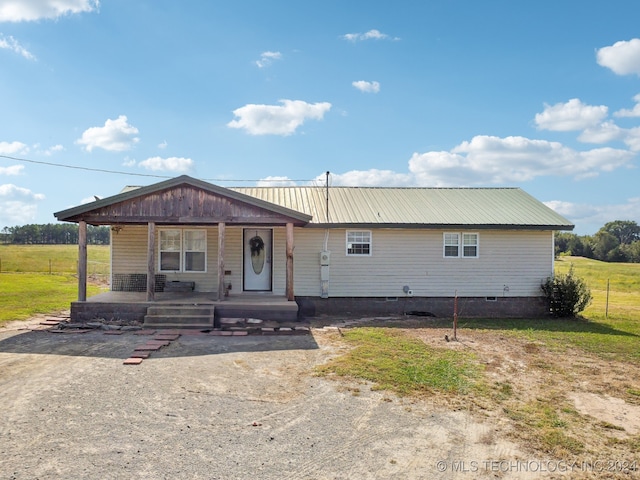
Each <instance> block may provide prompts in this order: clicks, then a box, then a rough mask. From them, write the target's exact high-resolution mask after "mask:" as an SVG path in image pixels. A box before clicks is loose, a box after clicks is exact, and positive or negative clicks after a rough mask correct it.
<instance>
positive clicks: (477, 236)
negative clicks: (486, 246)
mask: <svg viewBox="0 0 640 480" xmlns="http://www.w3.org/2000/svg"><path fill="white" fill-rule="evenodd" d="M465 237H466V238H465ZM470 237H475V242H474V243H466V239H467V238H470ZM466 247H475V253H474V254H473V255H467V252H466V251H465V250H466ZM460 253H461V254H462V258H478V257H479V256H480V234H479V233H476V232H463V233H462V249H461V251H460Z"/></svg>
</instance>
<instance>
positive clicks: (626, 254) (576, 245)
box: [555, 220, 640, 263]
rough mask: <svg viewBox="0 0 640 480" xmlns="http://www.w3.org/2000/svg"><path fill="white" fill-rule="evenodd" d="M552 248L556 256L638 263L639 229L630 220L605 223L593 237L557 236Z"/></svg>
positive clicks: (560, 234) (639, 253)
mask: <svg viewBox="0 0 640 480" xmlns="http://www.w3.org/2000/svg"><path fill="white" fill-rule="evenodd" d="M555 245H556V246H555V249H556V255H562V254H564V255H574V256H577V257H587V258H593V259H596V260H602V261H604V262H623V263H640V226H639V225H638V224H637V223H636V222H633V221H630V220H616V221H613V222H609V223H606V224H605V225H604V226H603V227H602V228H601V229H600V230H598V232H597V233H596V234H595V235H582V236H579V235H576V234H575V233H566V232H562V233H557V234H556V242H555Z"/></svg>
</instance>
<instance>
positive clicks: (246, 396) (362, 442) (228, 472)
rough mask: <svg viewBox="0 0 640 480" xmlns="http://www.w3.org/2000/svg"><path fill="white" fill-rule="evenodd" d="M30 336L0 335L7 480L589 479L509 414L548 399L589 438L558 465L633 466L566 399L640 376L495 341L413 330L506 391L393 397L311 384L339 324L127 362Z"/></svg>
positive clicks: (120, 353)
mask: <svg viewBox="0 0 640 480" xmlns="http://www.w3.org/2000/svg"><path fill="white" fill-rule="evenodd" d="M38 321H39V319H35V320H34V321H33V322H32V323H38ZM327 323H331V322H327ZM366 323H367V322H365V321H363V322H360V323H358V324H366ZM352 325H353V324H352ZM27 326H28V324H24V323H21V324H14V325H13V326H9V328H4V329H2V330H0V402H1V404H2V405H3V422H1V423H0V438H2V439H3V441H2V442H0V472H2V475H3V477H2V478H12V479H32V478H40V479H54V478H56V479H57V478H105V477H109V478H167V479H168V478H172V479H173V478H190V479H198V478H202V479H205V478H206V479H212V478H213V479H215V478H220V479H229V478H234V479H244V478H252V479H253V478H260V479H271V478H273V479H276V478H278V479H279V478H285V479H301V478H312V479H346V478H354V479H369V478H370V479H375V478H380V479H383V478H384V479H395V478H398V479H433V478H436V479H437V478H443V479H444V478H469V479H476V478H563V477H564V478H581V475H584V478H593V473H592V472H590V473H584V472H581V471H580V470H576V469H575V468H573V469H568V468H564V469H562V468H559V466H560V464H559V463H558V462H559V460H560V457H557V456H554V455H553V454H552V453H549V452H544V451H541V450H539V449H536V448H535V446H534V445H533V444H532V443H531V442H530V441H529V439H528V438H527V437H526V436H523V435H522V433H521V432H519V429H518V425H519V423H518V420H514V418H512V417H510V416H509V415H507V414H505V411H506V410H509V409H511V410H513V409H515V407H516V406H517V405H526V404H527V403H528V402H536V401H538V400H537V399H538V398H547V397H548V396H549V395H550V392H551V391H553V392H555V393H554V395H558V396H557V399H558V400H557V401H559V402H566V405H567V408H569V407H572V408H576V410H577V412H576V413H575V414H572V415H573V417H572V418H575V425H569V426H568V427H567V428H568V429H569V430H571V431H573V429H574V428H575V429H576V430H580V429H582V430H585V431H586V432H587V433H586V434H585V435H586V436H585V437H584V438H585V439H584V443H585V445H586V446H585V449H584V451H583V453H581V454H580V455H576V456H571V458H564V460H567V461H568V460H578V461H582V460H591V459H596V458H597V459H598V460H604V459H623V458H626V455H628V454H629V451H630V450H629V449H630V448H631V447H629V446H628V445H627V444H626V443H620V442H624V441H626V439H628V438H629V437H631V436H633V435H634V433H633V431H632V430H630V429H629V428H627V424H625V426H624V428H625V430H624V431H622V430H617V429H615V428H606V426H603V425H604V424H603V425H600V426H599V425H598V422H600V421H602V422H609V423H611V424H612V425H613V422H611V421H610V420H605V419H602V420H600V419H598V420H596V419H595V418H597V417H593V415H592V413H593V412H592V413H589V414H583V413H582V412H581V411H580V410H579V408H577V407H575V406H574V404H573V402H574V401H575V400H574V399H573V398H572V397H571V396H570V394H571V393H572V392H574V393H576V392H577V393H578V394H581V395H584V394H586V393H589V394H594V395H599V394H600V393H601V392H602V391H607V392H608V393H607V394H608V395H610V397H611V398H623V399H624V398H625V397H624V396H623V394H624V392H626V391H627V390H628V389H629V388H631V387H633V388H635V389H637V388H638V385H632V386H631V387H630V386H629V385H628V382H629V379H630V378H639V377H638V376H637V374H638V373H640V372H637V371H636V370H635V367H629V368H631V370H629V368H627V369H626V370H625V369H623V366H622V365H616V364H613V363H608V362H603V361H600V360H597V359H593V358H589V357H585V356H583V355H577V354H575V352H569V353H570V355H571V356H570V358H565V357H563V356H559V355H558V354H557V353H554V352H551V351H548V350H547V349H546V347H545V346H544V345H538V344H535V343H531V342H523V341H514V340H513V339H508V338H504V337H501V336H499V335H495V334H492V333H474V332H467V331H465V332H462V333H459V338H460V340H461V341H460V342H446V341H445V340H444V335H445V334H449V335H450V333H451V332H450V331H448V330H445V329H431V328H413V329H411V330H410V333H411V334H412V335H416V336H418V337H420V338H422V339H423V340H424V341H425V342H427V343H430V344H433V345H436V346H438V347H440V348H452V349H467V350H470V351H473V352H475V353H476V355H477V358H478V361H479V362H481V363H483V364H484V366H485V374H486V375H487V378H488V379H489V384H490V385H492V386H496V385H506V384H509V385H510V387H509V389H506V390H508V391H506V390H505V391H504V392H502V390H501V389H500V388H498V387H496V392H489V393H488V394H487V395H485V396H474V397H459V398H449V397H446V396H440V395H438V396H432V397H422V398H398V397H396V396H394V395H392V394H389V393H386V392H377V391H372V390H371V386H370V385H368V384H367V383H362V382H357V381H331V380H327V379H324V378H320V377H317V376H316V375H315V374H314V367H315V366H316V365H320V364H322V363H324V362H326V361H328V360H329V359H331V358H333V357H334V356H336V355H340V354H341V353H343V352H345V351H346V349H348V346H347V345H346V344H345V343H344V342H342V341H341V335H340V333H339V330H337V329H336V328H327V329H325V328H319V326H318V328H313V329H312V335H305V336H267V337H260V336H247V337H237V338H232V337H212V336H182V337H180V338H179V339H177V340H175V341H173V342H171V345H169V346H168V347H166V348H164V349H162V350H160V351H158V352H155V353H154V354H153V355H152V357H151V358H149V359H147V360H145V361H144V362H143V363H142V364H141V365H136V366H128V365H123V360H124V359H125V358H127V357H128V356H129V354H130V353H131V352H132V351H133V349H134V348H135V345H136V344H138V343H140V339H139V337H137V336H136V335H135V334H134V333H130V332H127V333H124V334H122V335H118V336H110V335H105V334H104V333H103V332H99V331H94V332H88V333H84V334H78V335H72V334H69V335H60V334H59V335H55V334H51V333H47V332H46V331H28V330H18V329H17V328H26V327H27ZM347 328H348V327H347ZM627 367H628V366H627ZM634 375H635V376H634ZM501 392H502V393H503V395H502V396H501V395H498V394H499V393H501ZM558 392H560V393H558ZM560 394H562V395H560ZM627 395H628V394H627ZM580 398H587V397H584V396H583V397H580ZM632 406H634V407H635V405H632ZM598 437H600V438H599V439H598ZM607 439H615V440H617V441H618V443H615V444H614V443H608V441H607ZM505 462H507V463H505ZM509 462H510V463H509ZM545 462H546V463H545ZM554 462H555V463H554ZM554 468H555V469H554ZM550 469H552V470H551V471H550ZM610 478H615V475H614V476H611V477H610ZM620 478H630V476H629V475H628V474H627V475H626V476H623V477H622V476H621V477H620Z"/></svg>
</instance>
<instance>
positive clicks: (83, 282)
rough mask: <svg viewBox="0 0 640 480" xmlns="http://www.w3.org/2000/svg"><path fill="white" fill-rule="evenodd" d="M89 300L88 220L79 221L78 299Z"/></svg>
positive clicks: (81, 300)
mask: <svg viewBox="0 0 640 480" xmlns="http://www.w3.org/2000/svg"><path fill="white" fill-rule="evenodd" d="M86 300H87V222H85V221H84V220H80V221H79V222H78V301H79V302H85V301H86Z"/></svg>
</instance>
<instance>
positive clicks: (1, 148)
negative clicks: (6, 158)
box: [0, 142, 29, 155]
mask: <svg viewBox="0 0 640 480" xmlns="http://www.w3.org/2000/svg"><path fill="white" fill-rule="evenodd" d="M28 151H29V147H27V146H26V145H25V144H24V143H22V142H11V143H9V142H0V155H16V154H21V155H24V154H25V153H27V152H28Z"/></svg>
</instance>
